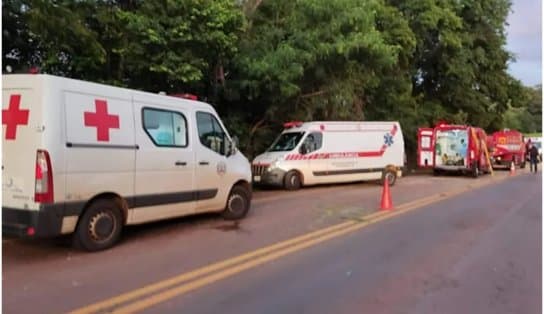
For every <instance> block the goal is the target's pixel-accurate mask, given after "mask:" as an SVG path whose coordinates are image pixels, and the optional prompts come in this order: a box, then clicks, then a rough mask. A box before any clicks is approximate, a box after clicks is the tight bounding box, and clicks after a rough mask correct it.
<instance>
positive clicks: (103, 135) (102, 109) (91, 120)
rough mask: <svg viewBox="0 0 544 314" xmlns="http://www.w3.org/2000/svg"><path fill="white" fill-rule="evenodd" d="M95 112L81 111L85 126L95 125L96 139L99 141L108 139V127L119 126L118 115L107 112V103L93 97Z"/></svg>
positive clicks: (107, 140)
mask: <svg viewBox="0 0 544 314" xmlns="http://www.w3.org/2000/svg"><path fill="white" fill-rule="evenodd" d="M94 105H95V108H96V112H87V111H85V112H84V113H83V117H84V122H85V126H93V127H96V139H97V140H98V141H101V142H109V141H110V129H118V128H119V116H115V115H109V114H108V103H107V102H106V101H105V100H99V99H95V101H94Z"/></svg>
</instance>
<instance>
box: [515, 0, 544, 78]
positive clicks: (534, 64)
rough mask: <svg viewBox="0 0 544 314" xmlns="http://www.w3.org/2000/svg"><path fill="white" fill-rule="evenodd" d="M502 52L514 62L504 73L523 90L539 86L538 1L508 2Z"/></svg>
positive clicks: (540, 74)
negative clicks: (507, 73)
mask: <svg viewBox="0 0 544 314" xmlns="http://www.w3.org/2000/svg"><path fill="white" fill-rule="evenodd" d="M512 10H513V12H512V13H510V15H509V17H508V24H509V26H508V27H507V33H508V39H507V41H508V43H507V45H506V49H507V50H508V51H510V52H511V53H513V54H514V56H515V58H516V61H515V62H513V63H511V64H510V66H509V69H508V71H509V72H510V74H512V76H514V77H515V78H517V79H519V80H521V82H522V83H523V84H524V85H526V86H535V85H537V84H542V61H541V60H542V6H541V0H512Z"/></svg>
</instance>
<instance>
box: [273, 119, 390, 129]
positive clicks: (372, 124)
mask: <svg viewBox="0 0 544 314" xmlns="http://www.w3.org/2000/svg"><path fill="white" fill-rule="evenodd" d="M392 124H398V122H397V121H310V122H296V121H295V122H288V123H285V124H284V132H303V131H327V130H328V131H337V130H343V131H351V130H353V131H356V130H360V129H368V128H377V129H381V128H382V127H386V128H387V127H389V126H391V125H392Z"/></svg>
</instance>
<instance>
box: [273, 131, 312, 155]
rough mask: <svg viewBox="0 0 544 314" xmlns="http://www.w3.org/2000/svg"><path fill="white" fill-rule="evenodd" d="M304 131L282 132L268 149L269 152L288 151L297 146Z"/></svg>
mask: <svg viewBox="0 0 544 314" xmlns="http://www.w3.org/2000/svg"><path fill="white" fill-rule="evenodd" d="M303 135H304V132H290V133H282V134H281V135H280V136H279V137H278V138H277V139H276V140H275V141H274V143H273V144H272V146H270V148H269V149H268V150H267V151H268V152H288V151H292V150H293V149H295V147H297V144H298V143H299V142H300V139H301V138H302V136H303Z"/></svg>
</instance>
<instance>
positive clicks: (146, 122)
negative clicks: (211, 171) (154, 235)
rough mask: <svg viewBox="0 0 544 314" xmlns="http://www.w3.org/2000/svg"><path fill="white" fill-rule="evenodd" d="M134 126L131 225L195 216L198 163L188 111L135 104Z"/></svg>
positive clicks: (147, 103)
mask: <svg viewBox="0 0 544 314" xmlns="http://www.w3.org/2000/svg"><path fill="white" fill-rule="evenodd" d="M134 122H135V132H136V143H137V144H138V150H137V153H136V172H135V195H134V199H133V205H132V207H133V208H134V210H133V213H132V217H131V222H133V223H141V222H146V221H152V220H158V219H163V218H168V217H177V216H183V215H187V214H191V213H193V212H194V210H195V203H196V191H195V184H194V169H195V160H194V150H193V147H194V145H193V144H192V143H191V142H190V141H189V139H190V136H189V135H190V133H191V132H190V130H191V128H190V126H191V120H190V116H189V113H188V111H187V110H184V109H183V108H177V107H167V106H165V105H162V104H155V103H151V102H144V101H135V102H134Z"/></svg>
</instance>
